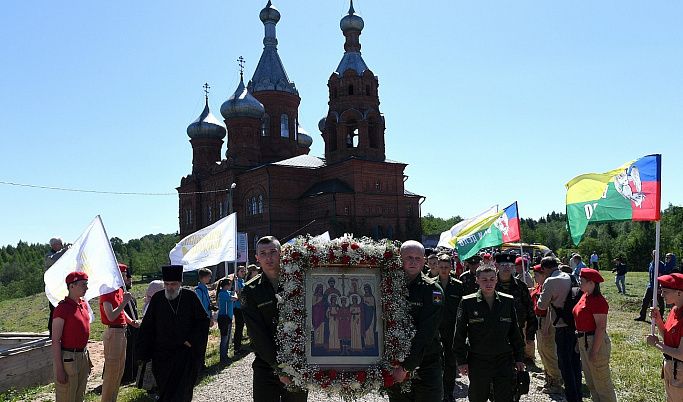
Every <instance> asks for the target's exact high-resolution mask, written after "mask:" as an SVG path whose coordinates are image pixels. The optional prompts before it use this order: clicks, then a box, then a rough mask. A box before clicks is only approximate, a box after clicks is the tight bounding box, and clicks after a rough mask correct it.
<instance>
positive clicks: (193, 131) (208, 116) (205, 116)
mask: <svg viewBox="0 0 683 402" xmlns="http://www.w3.org/2000/svg"><path fill="white" fill-rule="evenodd" d="M225 133H226V130H225V126H224V125H223V123H221V122H220V121H218V119H216V118H215V117H214V115H213V114H212V113H211V111H210V110H209V97H208V96H207V97H206V106H204V110H203V111H202V114H200V115H199V117H197V120H195V121H194V122H192V124H190V125H189V126H187V135H188V136H189V137H190V138H191V139H193V140H194V139H196V138H213V139H217V140H222V139H223V138H225Z"/></svg>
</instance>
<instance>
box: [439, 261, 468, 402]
mask: <svg viewBox="0 0 683 402" xmlns="http://www.w3.org/2000/svg"><path fill="white" fill-rule="evenodd" d="M438 267H439V285H441V289H443V303H444V306H443V317H442V318H441V325H440V326H439V334H440V335H441V344H442V345H443V395H444V397H443V402H455V398H454V397H453V390H454V389H455V376H456V373H457V370H458V363H457V362H456V360H455V353H453V335H454V334H455V317H456V314H457V312H458V306H459V305H460V299H462V296H463V290H462V282H460V281H459V280H458V279H456V278H455V277H453V276H451V272H452V269H453V263H452V261H451V257H450V256H449V255H448V254H445V253H443V254H439V265H438Z"/></svg>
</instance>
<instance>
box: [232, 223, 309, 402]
mask: <svg viewBox="0 0 683 402" xmlns="http://www.w3.org/2000/svg"><path fill="white" fill-rule="evenodd" d="M256 258H257V259H258V261H259V262H260V263H261V269H262V273H261V274H258V275H256V276H255V277H253V278H252V279H251V280H249V282H247V283H246V284H245V285H244V288H243V289H242V297H241V299H240V303H241V305H242V315H243V316H244V322H245V324H247V332H248V333H249V339H251V345H252V349H253V350H254V354H255V355H256V357H255V359H254V362H253V363H252V368H253V369H254V377H253V393H254V402H271V401H272V402H277V401H288V402H300V401H306V399H307V398H308V392H306V391H299V392H291V391H288V390H287V389H285V385H286V384H289V383H290V382H291V380H290V379H289V378H287V377H284V376H278V374H276V371H275V369H276V367H277V345H276V343H275V337H276V336H277V322H278V317H279V311H278V307H277V299H276V297H275V294H276V293H277V292H278V291H279V290H280V289H278V278H279V277H280V242H279V241H278V240H277V239H276V238H274V237H273V236H265V237H262V238H261V239H259V241H258V242H257V243H256Z"/></svg>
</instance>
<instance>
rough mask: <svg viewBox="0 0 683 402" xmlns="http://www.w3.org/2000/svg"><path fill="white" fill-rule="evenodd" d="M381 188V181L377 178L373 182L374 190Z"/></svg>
mask: <svg viewBox="0 0 683 402" xmlns="http://www.w3.org/2000/svg"><path fill="white" fill-rule="evenodd" d="M381 189H382V183H381V182H380V181H379V180H377V181H376V182H375V190H378V191H379V190H381Z"/></svg>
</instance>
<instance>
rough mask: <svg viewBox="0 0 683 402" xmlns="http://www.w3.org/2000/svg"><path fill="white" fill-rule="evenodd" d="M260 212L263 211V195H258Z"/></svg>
mask: <svg viewBox="0 0 683 402" xmlns="http://www.w3.org/2000/svg"><path fill="white" fill-rule="evenodd" d="M258 213H259V214H262V213H263V196H262V195H259V196H258Z"/></svg>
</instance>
